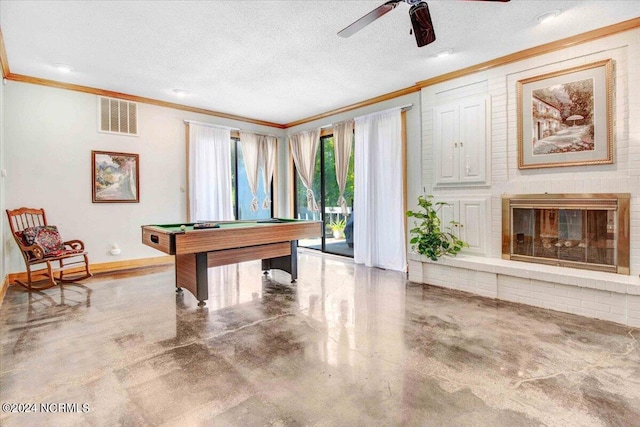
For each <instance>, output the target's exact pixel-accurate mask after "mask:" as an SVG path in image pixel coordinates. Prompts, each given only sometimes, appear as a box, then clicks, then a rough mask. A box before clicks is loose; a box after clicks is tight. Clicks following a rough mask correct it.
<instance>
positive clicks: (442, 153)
mask: <svg viewBox="0 0 640 427" xmlns="http://www.w3.org/2000/svg"><path fill="white" fill-rule="evenodd" d="M459 123H460V106H459V105H458V104H449V105H442V106H439V107H436V109H435V153H434V154H435V169H436V183H440V184H454V183H457V182H459V181H460V175H459V173H460V168H459V164H460V159H459V152H458V140H459V139H460V134H459V131H460V125H459Z"/></svg>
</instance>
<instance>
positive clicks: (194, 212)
mask: <svg viewBox="0 0 640 427" xmlns="http://www.w3.org/2000/svg"><path fill="white" fill-rule="evenodd" d="M189 216H190V218H189V221H190V222H196V221H225V220H232V219H233V205H232V201H231V132H230V130H229V129H228V128H220V127H214V126H203V125H199V124H196V123H190V124H189Z"/></svg>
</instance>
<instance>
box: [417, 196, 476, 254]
mask: <svg viewBox="0 0 640 427" xmlns="http://www.w3.org/2000/svg"><path fill="white" fill-rule="evenodd" d="M432 199H433V196H419V197H418V206H419V207H420V208H421V209H420V210H419V211H417V212H414V211H407V216H408V217H413V218H416V220H417V221H416V227H414V228H412V229H410V230H409V234H410V235H411V240H410V242H409V243H411V249H412V250H414V251H416V252H417V253H419V254H421V255H425V256H427V257H428V258H429V259H431V260H432V261H437V260H438V258H440V257H441V256H443V255H454V256H455V255H456V254H457V253H458V252H460V251H461V250H462V248H464V247H468V246H469V245H468V244H467V243H465V242H463V241H462V240H460V239H459V238H458V237H457V236H456V235H455V234H453V232H452V231H451V226H455V225H458V223H457V222H456V221H451V222H450V226H448V227H447V226H445V227H443V226H442V225H441V223H440V217H438V212H439V211H440V208H442V206H443V205H448V203H445V202H433V201H432Z"/></svg>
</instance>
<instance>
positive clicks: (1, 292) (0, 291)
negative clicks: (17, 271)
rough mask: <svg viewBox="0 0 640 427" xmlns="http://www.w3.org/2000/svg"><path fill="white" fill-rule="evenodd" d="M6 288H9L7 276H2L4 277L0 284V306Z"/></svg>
mask: <svg viewBox="0 0 640 427" xmlns="http://www.w3.org/2000/svg"><path fill="white" fill-rule="evenodd" d="M7 289H9V277H8V276H4V279H2V286H0V307H1V306H2V302H3V301H4V296H5V294H6V293H7Z"/></svg>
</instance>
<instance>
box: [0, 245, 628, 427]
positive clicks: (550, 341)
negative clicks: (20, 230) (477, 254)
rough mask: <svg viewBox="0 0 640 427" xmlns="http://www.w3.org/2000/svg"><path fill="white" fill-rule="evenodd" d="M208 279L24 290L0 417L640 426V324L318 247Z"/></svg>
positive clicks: (4, 353)
mask: <svg viewBox="0 0 640 427" xmlns="http://www.w3.org/2000/svg"><path fill="white" fill-rule="evenodd" d="M210 277H211V282H210V290H209V294H210V296H211V298H210V299H209V301H208V303H207V306H206V307H205V308H204V309H200V308H198V307H197V305H196V304H197V301H196V300H195V298H194V297H193V296H192V295H191V294H189V293H188V292H187V291H185V293H184V294H183V295H182V296H177V295H176V293H175V292H174V273H173V271H172V269H160V270H156V271H154V272H152V273H151V274H139V273H138V274H135V273H134V274H131V273H130V274H124V275H115V276H97V277H94V278H92V279H90V280H88V281H86V282H84V283H83V284H82V285H66V286H64V287H62V288H54V289H49V290H47V291H44V292H34V293H32V294H31V295H30V294H29V293H27V292H25V291H23V290H21V289H20V288H16V287H11V288H10V289H9V291H8V292H7V295H6V298H5V301H4V303H3V305H2V307H1V308H0V334H1V335H0V339H1V345H2V347H1V353H0V355H1V359H0V362H1V368H0V400H1V401H2V403H3V404H7V403H9V404H10V405H9V406H7V405H4V406H3V413H2V414H0V424H1V425H2V426H58V425H60V426H76V425H77V426H87V425H89V426H116V425H122V426H129V425H131V426H134V425H154V426H155V425H163V426H164V425H166V426H192V425H196V426H197V425H207V426H396V425H406V426H491V427H497V426H539V425H550V426H633V425H636V426H637V425H640V344H639V343H638V336H639V335H640V331H637V330H633V329H630V328H626V327H623V326H620V325H616V324H612V323H607V322H603V321H597V320H592V319H587V318H582V317H579V316H573V315H568V314H563V313H557V312H552V311H546V310H543V309H537V308H531V307H527V306H522V305H517V304H511V303H504V302H497V301H494V300H490V299H485V298H480V297H475V296H472V295H469V294H464V293H461V292H457V291H450V290H444V289H439V288H435V287H429V286H424V285H418V284H413V283H408V282H406V275H405V274H403V273H400V272H393V271H383V270H379V269H371V268H366V267H362V266H356V265H354V264H353V263H352V262H351V261H350V260H343V259H340V258H338V257H331V256H322V255H321V254H318V253H315V252H313V251H308V250H307V251H301V253H300V257H299V280H298V283H297V284H295V285H291V284H290V283H289V276H288V275H287V274H286V273H283V272H280V271H273V272H272V273H271V275H270V276H269V277H263V276H262V274H261V271H260V263H259V262H250V263H243V264H240V265H237V266H235V265H234V266H227V267H219V268H216V269H212V270H211V274H210ZM51 404H56V405H55V406H53V405H51ZM75 405H77V406H75ZM28 410H29V411H31V412H28V413H24V412H25V411H28ZM44 410H49V411H52V410H55V411H57V412H55V413H52V412H48V413H43V411H44ZM7 411H9V412H7ZM11 411H14V412H11ZM17 411H21V412H23V413H17ZM63 411H67V412H63Z"/></svg>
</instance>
